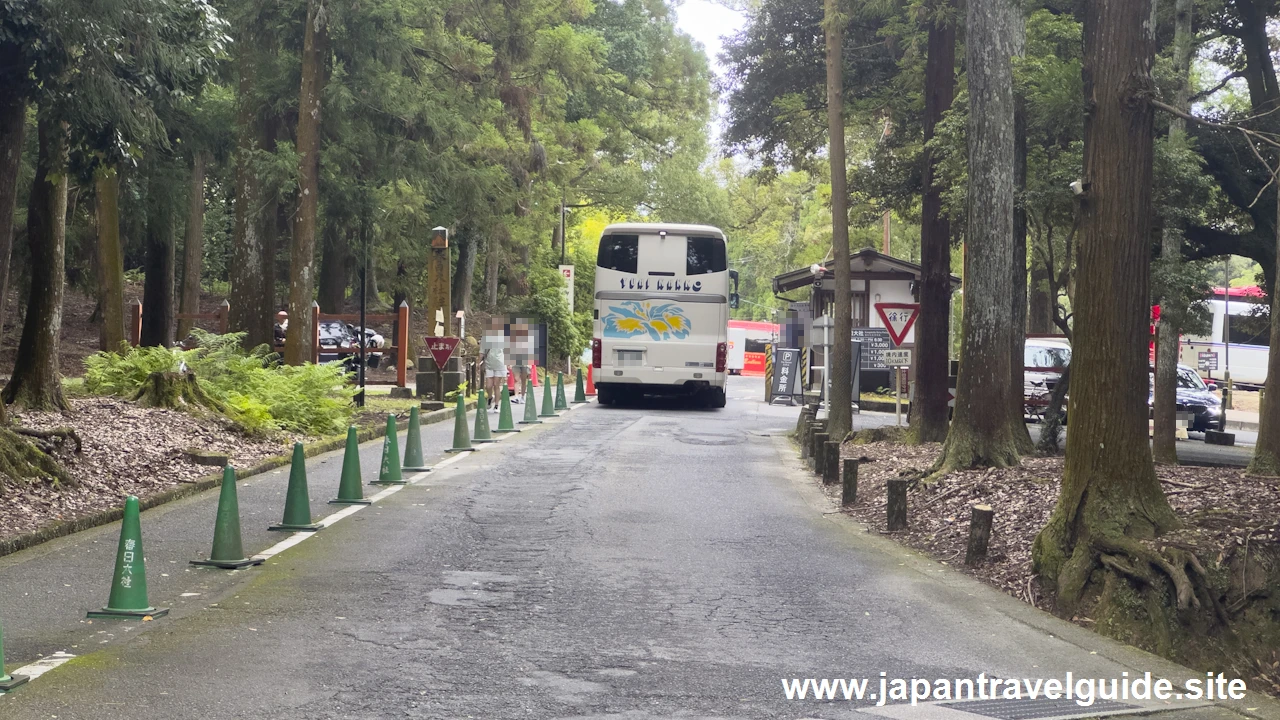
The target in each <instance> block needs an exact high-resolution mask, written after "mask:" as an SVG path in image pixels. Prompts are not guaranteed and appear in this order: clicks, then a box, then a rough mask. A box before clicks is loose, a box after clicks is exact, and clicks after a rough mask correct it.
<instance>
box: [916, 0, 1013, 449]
mask: <svg viewBox="0 0 1280 720" xmlns="http://www.w3.org/2000/svg"><path fill="white" fill-rule="evenodd" d="M1013 17H1014V13H1013V12H1012V11H1011V9H1010V0H970V2H969V7H968V13H967V25H966V36H967V38H968V39H967V41H966V47H967V52H966V55H967V59H966V64H967V67H968V76H969V229H968V238H967V251H966V252H967V256H966V260H965V277H964V293H965V301H964V314H963V331H964V332H963V336H962V339H961V342H960V376H959V378H958V379H957V384H956V408H955V416H954V419H953V420H952V423H951V429H950V431H949V432H948V433H947V440H946V443H945V444H944V445H943V451H942V455H941V456H939V458H938V462H937V464H936V465H935V467H934V471H935V473H936V474H943V473H947V472H950V471H952V470H960V469H966V468H975V467H1007V466H1011V465H1017V464H1018V457H1019V448H1020V447H1021V444H1020V437H1019V435H1023V434H1025V433H1026V427H1025V425H1024V423H1023V419H1022V412H1021V410H1020V408H1019V411H1018V412H1017V413H1016V414H1015V412H1014V408H1015V404H1014V398H1012V397H1010V395H1011V391H1012V383H1011V382H1010V378H1012V377H1013V370H1012V369H1011V363H1012V362H1013V361H1015V360H1017V361H1021V358H1011V357H1010V349H1011V348H1012V347H1013V346H1014V339H1013V335H1014V334H1016V333H1018V332H1021V328H1015V327H1014V319H1013V317H1012V316H1013V300H1012V299H1011V298H1010V294H1011V292H1012V291H1011V288H1010V285H1011V284H1012V278H1013V274H1014V268H1015V267H1016V266H1017V264H1018V263H1016V262H1015V257H1014V248H1013V245H1014V242H1013V206H1014V100H1013V70H1012V64H1011V62H1010V58H1011V57H1012V55H1013V46H1012V37H1013V28H1010V27H1009V24H1010V22H1011V20H1012V19H1013Z"/></svg>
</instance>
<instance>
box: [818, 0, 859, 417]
mask: <svg viewBox="0 0 1280 720" xmlns="http://www.w3.org/2000/svg"><path fill="white" fill-rule="evenodd" d="M845 21H846V17H845V14H844V12H843V7H842V3H841V2H840V0H826V4H825V6H824V17H823V30H824V33H825V35H826V42H827V132H828V133H830V135H831V137H830V143H831V144H830V153H829V157H830V158H831V259H832V262H833V263H834V264H835V283H836V289H835V312H834V320H835V333H834V334H835V337H834V338H833V339H832V345H831V350H830V357H829V358H828V359H827V372H829V373H831V398H830V404H831V409H830V415H829V416H828V419H827V423H828V424H827V431H828V432H829V433H830V434H831V437H833V438H836V439H841V440H843V439H844V436H845V435H847V434H848V433H849V430H851V429H852V426H853V346H852V338H853V297H852V288H850V280H849V274H850V273H849V188H848V176H847V174H846V169H845V146H844V60H843V52H842V50H843V45H844V23H845Z"/></svg>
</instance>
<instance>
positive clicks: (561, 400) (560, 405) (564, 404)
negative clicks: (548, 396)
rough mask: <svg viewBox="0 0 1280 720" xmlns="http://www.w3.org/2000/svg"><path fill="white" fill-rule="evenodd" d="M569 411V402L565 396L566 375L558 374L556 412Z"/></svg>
mask: <svg viewBox="0 0 1280 720" xmlns="http://www.w3.org/2000/svg"><path fill="white" fill-rule="evenodd" d="M568 409H569V402H568V401H567V400H566V399H565V396H564V373H556V412H559V411H561V410H568Z"/></svg>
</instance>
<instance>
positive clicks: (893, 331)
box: [876, 303, 920, 347]
mask: <svg viewBox="0 0 1280 720" xmlns="http://www.w3.org/2000/svg"><path fill="white" fill-rule="evenodd" d="M876 312H878V313H880V320H881V321H882V322H884V326H885V328H886V329H887V330H888V331H889V339H890V340H892V341H893V345H894V347H897V346H898V345H901V344H902V341H903V340H905V339H906V337H907V333H908V332H910V331H911V326H912V325H915V324H916V316H917V315H919V314H920V306H919V305H918V304H916V303H876Z"/></svg>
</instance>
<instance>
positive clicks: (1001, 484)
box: [826, 442, 1280, 609]
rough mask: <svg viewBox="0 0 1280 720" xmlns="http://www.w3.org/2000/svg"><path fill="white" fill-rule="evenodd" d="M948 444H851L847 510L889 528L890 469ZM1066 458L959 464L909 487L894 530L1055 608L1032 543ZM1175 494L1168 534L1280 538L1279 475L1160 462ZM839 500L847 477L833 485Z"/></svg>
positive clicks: (906, 470) (930, 457) (1210, 543)
mask: <svg viewBox="0 0 1280 720" xmlns="http://www.w3.org/2000/svg"><path fill="white" fill-rule="evenodd" d="M941 450H942V446H941V445H940V444H928V445H921V446H909V445H900V444H896V443H888V442H880V443H873V444H869V445H850V444H846V445H845V446H844V447H843V448H842V451H841V452H842V456H843V457H846V458H862V459H863V462H861V463H859V467H858V502H857V503H856V504H855V505H853V506H852V507H851V508H848V509H846V510H845V512H847V513H849V514H850V515H852V516H854V517H855V518H857V519H858V520H860V521H862V522H863V523H864V524H866V525H867V526H868V527H871V528H874V529H876V530H878V531H881V532H885V485H886V482H887V481H888V480H890V479H894V478H899V477H913V478H914V477H917V476H918V475H919V474H920V472H922V471H925V470H928V469H929V468H930V467H931V466H932V465H933V462H934V460H936V459H937V457H938V454H939V453H940V452H941ZM1062 466H1063V459H1062V458H1061V457H1049V458H1038V457H1028V458H1023V461H1022V464H1021V465H1020V466H1018V467H1012V468H1000V469H995V468H990V469H984V470H970V471H963V472H954V473H951V474H949V475H946V476H945V477H943V478H941V479H939V480H938V481H936V482H932V483H928V484H925V483H915V484H913V486H912V488H911V490H910V491H909V493H908V526H907V529H906V530H904V531H898V532H895V533H892V535H893V537H894V539H896V540H897V541H899V542H901V543H902V544H904V545H907V546H909V547H912V548H916V549H918V550H922V551H924V552H927V553H928V554H930V555H931V556H933V557H934V558H936V559H938V560H940V561H942V562H944V563H947V564H949V565H956V566H959V567H961V568H963V569H964V570H965V571H966V572H969V573H971V574H973V575H975V576H977V577H978V578H980V579H982V580H984V581H986V582H988V583H990V584H992V585H995V586H996V587H998V588H1000V589H1001V590H1003V591H1005V592H1006V593H1008V594H1010V595H1012V596H1014V597H1016V598H1019V599H1021V600H1023V601H1025V602H1028V603H1030V604H1032V605H1036V606H1037V607H1042V608H1045V609H1047V607H1046V605H1047V603H1045V602H1044V598H1043V597H1041V596H1040V593H1039V590H1038V588H1037V585H1036V582H1035V578H1034V575H1033V574H1032V571H1031V544H1032V542H1033V541H1034V540H1035V536H1036V533H1038V532H1039V531H1040V529H1041V528H1043V527H1044V526H1045V524H1046V523H1047V522H1048V520H1049V515H1050V514H1051V513H1052V512H1053V508H1054V505H1055V503H1056V502H1057V500H1058V488H1059V485H1060V484H1061V479H1062V470H1063V467H1062ZM1156 474H1157V475H1158V476H1159V477H1160V480H1161V484H1162V486H1163V487H1164V489H1165V494H1166V495H1167V496H1168V498H1169V503H1170V504H1171V505H1172V506H1173V509H1174V510H1175V511H1176V512H1177V513H1178V516H1179V517H1180V518H1182V519H1183V521H1184V523H1185V527H1184V528H1183V529H1181V530H1179V531H1177V532H1175V533H1171V534H1169V535H1167V536H1165V537H1164V538H1162V539H1163V540H1165V541H1168V542H1183V541H1185V542H1188V543H1192V544H1194V546H1196V547H1197V548H1212V549H1214V551H1215V552H1222V550H1223V549H1225V548H1229V547H1230V546H1232V545H1238V546H1244V545H1246V544H1247V543H1259V542H1267V541H1270V542H1280V521H1278V520H1277V518H1280V482H1277V481H1276V480H1275V479H1268V478H1256V477H1250V476H1248V475H1245V474H1244V470H1243V469H1240V468H1204V467H1166V466H1157V467H1156ZM826 491H827V493H828V494H829V495H830V496H832V498H833V499H835V500H837V501H838V500H839V493H840V488H839V486H831V487H828V488H826ZM977 504H985V505H990V506H991V507H992V508H994V510H995V515H994V519H993V522H992V532H991V542H990V545H989V546H988V553H987V560H986V562H984V563H982V564H981V565H979V566H978V567H976V568H966V567H965V566H964V556H965V551H966V549H967V547H968V539H969V518H970V515H971V512H972V507H973V506H974V505H977Z"/></svg>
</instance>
